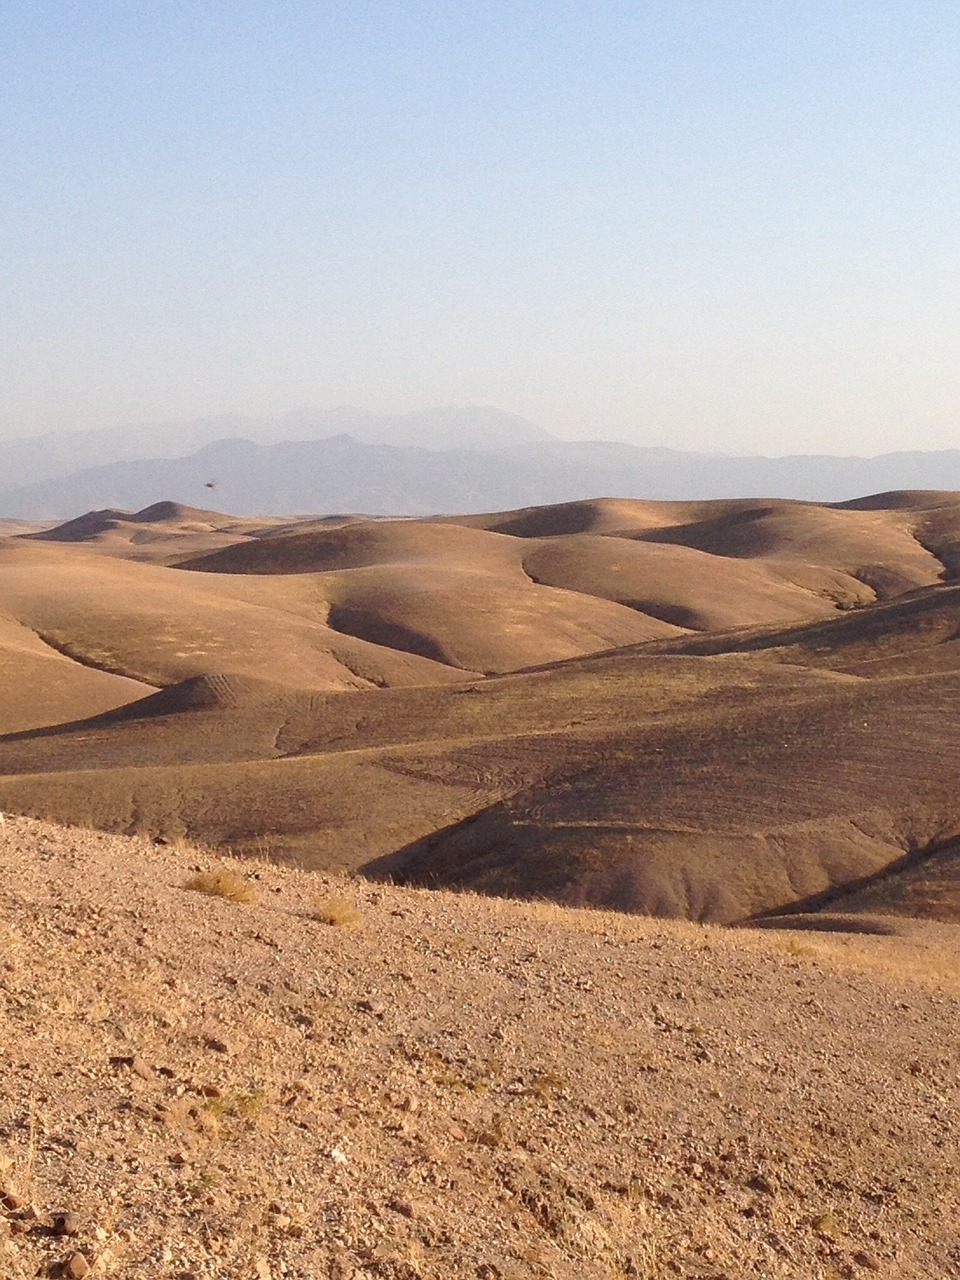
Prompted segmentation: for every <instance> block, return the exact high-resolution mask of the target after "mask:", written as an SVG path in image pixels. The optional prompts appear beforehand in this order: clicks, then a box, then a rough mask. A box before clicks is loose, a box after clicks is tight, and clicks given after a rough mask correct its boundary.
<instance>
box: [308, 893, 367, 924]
mask: <svg viewBox="0 0 960 1280" xmlns="http://www.w3.org/2000/svg"><path fill="white" fill-rule="evenodd" d="M310 916H311V918H312V919H313V920H318V921H319V922H320V923H321V924H329V925H332V926H334V927H336V928H340V929H355V928H356V927H357V925H358V924H359V923H360V921H361V919H362V918H363V917H362V916H361V914H360V912H359V911H358V910H357V908H356V907H355V906H354V904H353V903H352V902H350V901H348V899H346V898H318V899H317V901H316V902H315V903H314V904H313V910H312V911H311V912H310Z"/></svg>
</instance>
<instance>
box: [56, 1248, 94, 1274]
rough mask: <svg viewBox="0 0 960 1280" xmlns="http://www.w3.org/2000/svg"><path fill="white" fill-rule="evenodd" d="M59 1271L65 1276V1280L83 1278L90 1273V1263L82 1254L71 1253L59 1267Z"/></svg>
mask: <svg viewBox="0 0 960 1280" xmlns="http://www.w3.org/2000/svg"><path fill="white" fill-rule="evenodd" d="M60 1273H61V1275H63V1276H66V1277H67V1280H83V1278H84V1276H87V1275H89V1274H90V1263H89V1262H88V1261H87V1259H86V1257H85V1255H84V1254H82V1253H71V1255H70V1257H69V1258H67V1260H66V1261H65V1262H64V1263H63V1266H62V1267H61V1268H60Z"/></svg>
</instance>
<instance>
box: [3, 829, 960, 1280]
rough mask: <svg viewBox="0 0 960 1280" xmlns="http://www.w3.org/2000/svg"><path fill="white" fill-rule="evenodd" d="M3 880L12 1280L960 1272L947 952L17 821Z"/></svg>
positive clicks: (7, 1247)
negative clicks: (620, 909)
mask: <svg viewBox="0 0 960 1280" xmlns="http://www.w3.org/2000/svg"><path fill="white" fill-rule="evenodd" d="M0 866H2V871H3V874H2V877H0V946H2V963H0V994H2V999H0V1259H2V1266H3V1274H4V1275H5V1276H9V1277H11V1278H12V1280H21V1278H24V1280H25V1278H26V1277H33V1276H37V1275H54V1274H58V1275H84V1274H89V1275H91V1276H104V1277H113V1276H116V1277H121V1276H123V1277H125V1276H134V1275H135V1276H138V1277H143V1278H144V1280H174V1278H175V1277H177V1278H179V1280H187V1277H196V1278H197V1280H248V1278H255V1280H282V1278H286V1280H323V1278H324V1277H326V1278H330V1280H332V1278H337V1280H367V1278H370V1280H374V1278H376V1277H382V1278H383V1280H492V1278H497V1280H528V1278H529V1280H581V1278H582V1280H613V1278H614V1277H623V1278H625V1277H633V1278H634V1280H660V1278H662V1277H670V1276H677V1277H689V1278H690V1280H694V1278H697V1280H745V1278H749V1277H756V1278H757V1280H760V1278H766V1280H837V1278H840V1277H842V1278H844V1280H854V1278H856V1277H867V1276H880V1277H888V1280H948V1278H949V1277H953V1276H956V1275H957V1274H958V1273H960V1233H958V1226H957V1223H958V1220H960V1219H958V1208H960V1205H958V1195H957V1184H956V1177H955V1174H956V1167H955V1166H956V1158H955V1155H956V1153H955V1141H954V1138H955V1134H956V1131H957V1126H958V1124H960V1113H958V1072H960V1054H958V1047H957V1038H956V1026H957V1020H958V1017H960V967H958V961H957V955H958V947H957V942H958V938H957V929H956V927H954V926H950V925H937V924H931V923H929V922H920V921H905V920H902V919H901V920H897V919H894V918H890V917H883V916H877V915H870V916H859V917H856V918H853V919H851V917H849V916H844V915H838V914H837V913H836V912H834V913H832V914H831V915H828V916H824V917H823V918H822V919H820V918H817V917H809V916H808V917H803V918H802V923H803V924H805V925H806V926H807V927H806V928H805V929H803V930H802V931H798V930H796V929H785V928H784V927H783V925H784V923H787V924H790V923H797V922H795V921H793V922H792V921H787V922H783V921H781V922H779V927H767V928H765V929H764V930H742V929H741V930H737V929H723V928H718V927H716V926H701V925H692V924H688V923H685V922H679V921H657V920H651V919H643V918H638V917H631V916H628V915H624V914H623V913H604V912H596V911H572V910H566V909H563V908H560V907H557V906H555V905H547V904H531V903H527V904H524V903H517V902H508V901H505V900H502V899H493V898H483V897H476V896H474V895H470V894H464V895H453V894H450V893H445V892H439V893H434V892H425V891H422V890H420V891H418V890H411V889H402V888H396V887H392V886H389V885H384V886H378V885H373V884H370V883H369V882H366V881H363V880H360V879H356V878H345V879H340V878H336V877H331V876H329V875H327V874H324V873H316V872H307V871H303V870H299V869H296V868H291V867H283V866H278V865H275V864H271V863H267V862H262V861H250V860H247V861H244V862H240V863H226V864H224V863H223V862H222V861H221V860H220V858H219V857H217V856H215V855H213V854H211V853H209V852H204V851H201V850H198V849H197V848H191V847H189V846H187V847H182V848H177V847H174V846H158V845H156V844H154V843H153V842H152V841H150V840H147V839H145V838H143V837H139V838H134V839H125V838H122V837H117V836H110V835H106V834H103V833H99V832H92V831H84V830H80V829H76V828H73V829H70V828H62V827H56V826H53V825H50V824H46V823H41V822H37V821H34V820H31V819H26V818H11V817H9V816H8V818H7V820H6V822H5V824H3V825H2V826H0ZM204 872H205V873H210V874H211V875H212V874H214V873H217V872H219V873H221V880H220V881H219V883H221V884H226V885H227V887H230V886H229V883H228V882H227V881H225V880H224V879H223V878H222V873H223V872H232V873H233V876H234V883H233V891H234V892H235V893H237V896H238V897H239V896H248V897H252V898H253V901H252V902H246V903H244V902H241V901H237V900H230V899H226V898H223V897H216V896H207V895H204V894H201V893H197V892H192V891H190V890H189V889H188V888H186V887H185V886H186V885H187V882H188V881H189V880H190V879H191V878H193V877H195V876H196V875H197V873H204ZM238 886H239V889H240V890H242V893H240V892H238ZM328 921H333V922H334V923H332V924H331V923H327V922H328ZM765 923H766V924H767V925H768V926H772V925H774V924H777V922H774V921H769V920H768V921H766V922H765ZM815 923H819V924H820V925H821V926H822V927H821V928H820V929H817V930H811V928H810V927H809V926H810V925H812V924H815ZM88 1269H89V1270H88Z"/></svg>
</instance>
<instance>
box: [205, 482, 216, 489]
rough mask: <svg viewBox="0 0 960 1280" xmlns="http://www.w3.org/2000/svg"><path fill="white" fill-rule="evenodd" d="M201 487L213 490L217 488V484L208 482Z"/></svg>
mask: <svg viewBox="0 0 960 1280" xmlns="http://www.w3.org/2000/svg"><path fill="white" fill-rule="evenodd" d="M203 487H204V488H205V489H215V488H216V487H217V482H216V480H208V481H207V483H206V484H205V485H204V486H203Z"/></svg>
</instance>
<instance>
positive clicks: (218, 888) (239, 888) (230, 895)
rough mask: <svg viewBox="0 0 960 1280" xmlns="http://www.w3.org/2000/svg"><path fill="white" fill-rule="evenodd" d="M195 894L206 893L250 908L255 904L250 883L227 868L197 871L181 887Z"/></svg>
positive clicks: (254, 896)
mask: <svg viewBox="0 0 960 1280" xmlns="http://www.w3.org/2000/svg"><path fill="white" fill-rule="evenodd" d="M183 887H184V888H185V889H192V890H194V892H195V893H208V894H210V896H211V897H214V898H227V899H229V901H230V902H242V903H243V904H244V905H245V906H250V905H251V904H252V903H254V902H256V900H257V897H256V894H255V893H254V892H253V887H252V885H251V884H250V881H249V880H247V879H246V878H245V877H244V876H242V875H240V874H239V873H238V872H236V871H231V870H230V869H229V868H228V867H217V868H215V869H214V870H213V871H198V872H197V873H196V875H192V876H191V877H190V879H189V880H188V881H187V882H186V884H185V885H184V886H183Z"/></svg>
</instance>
